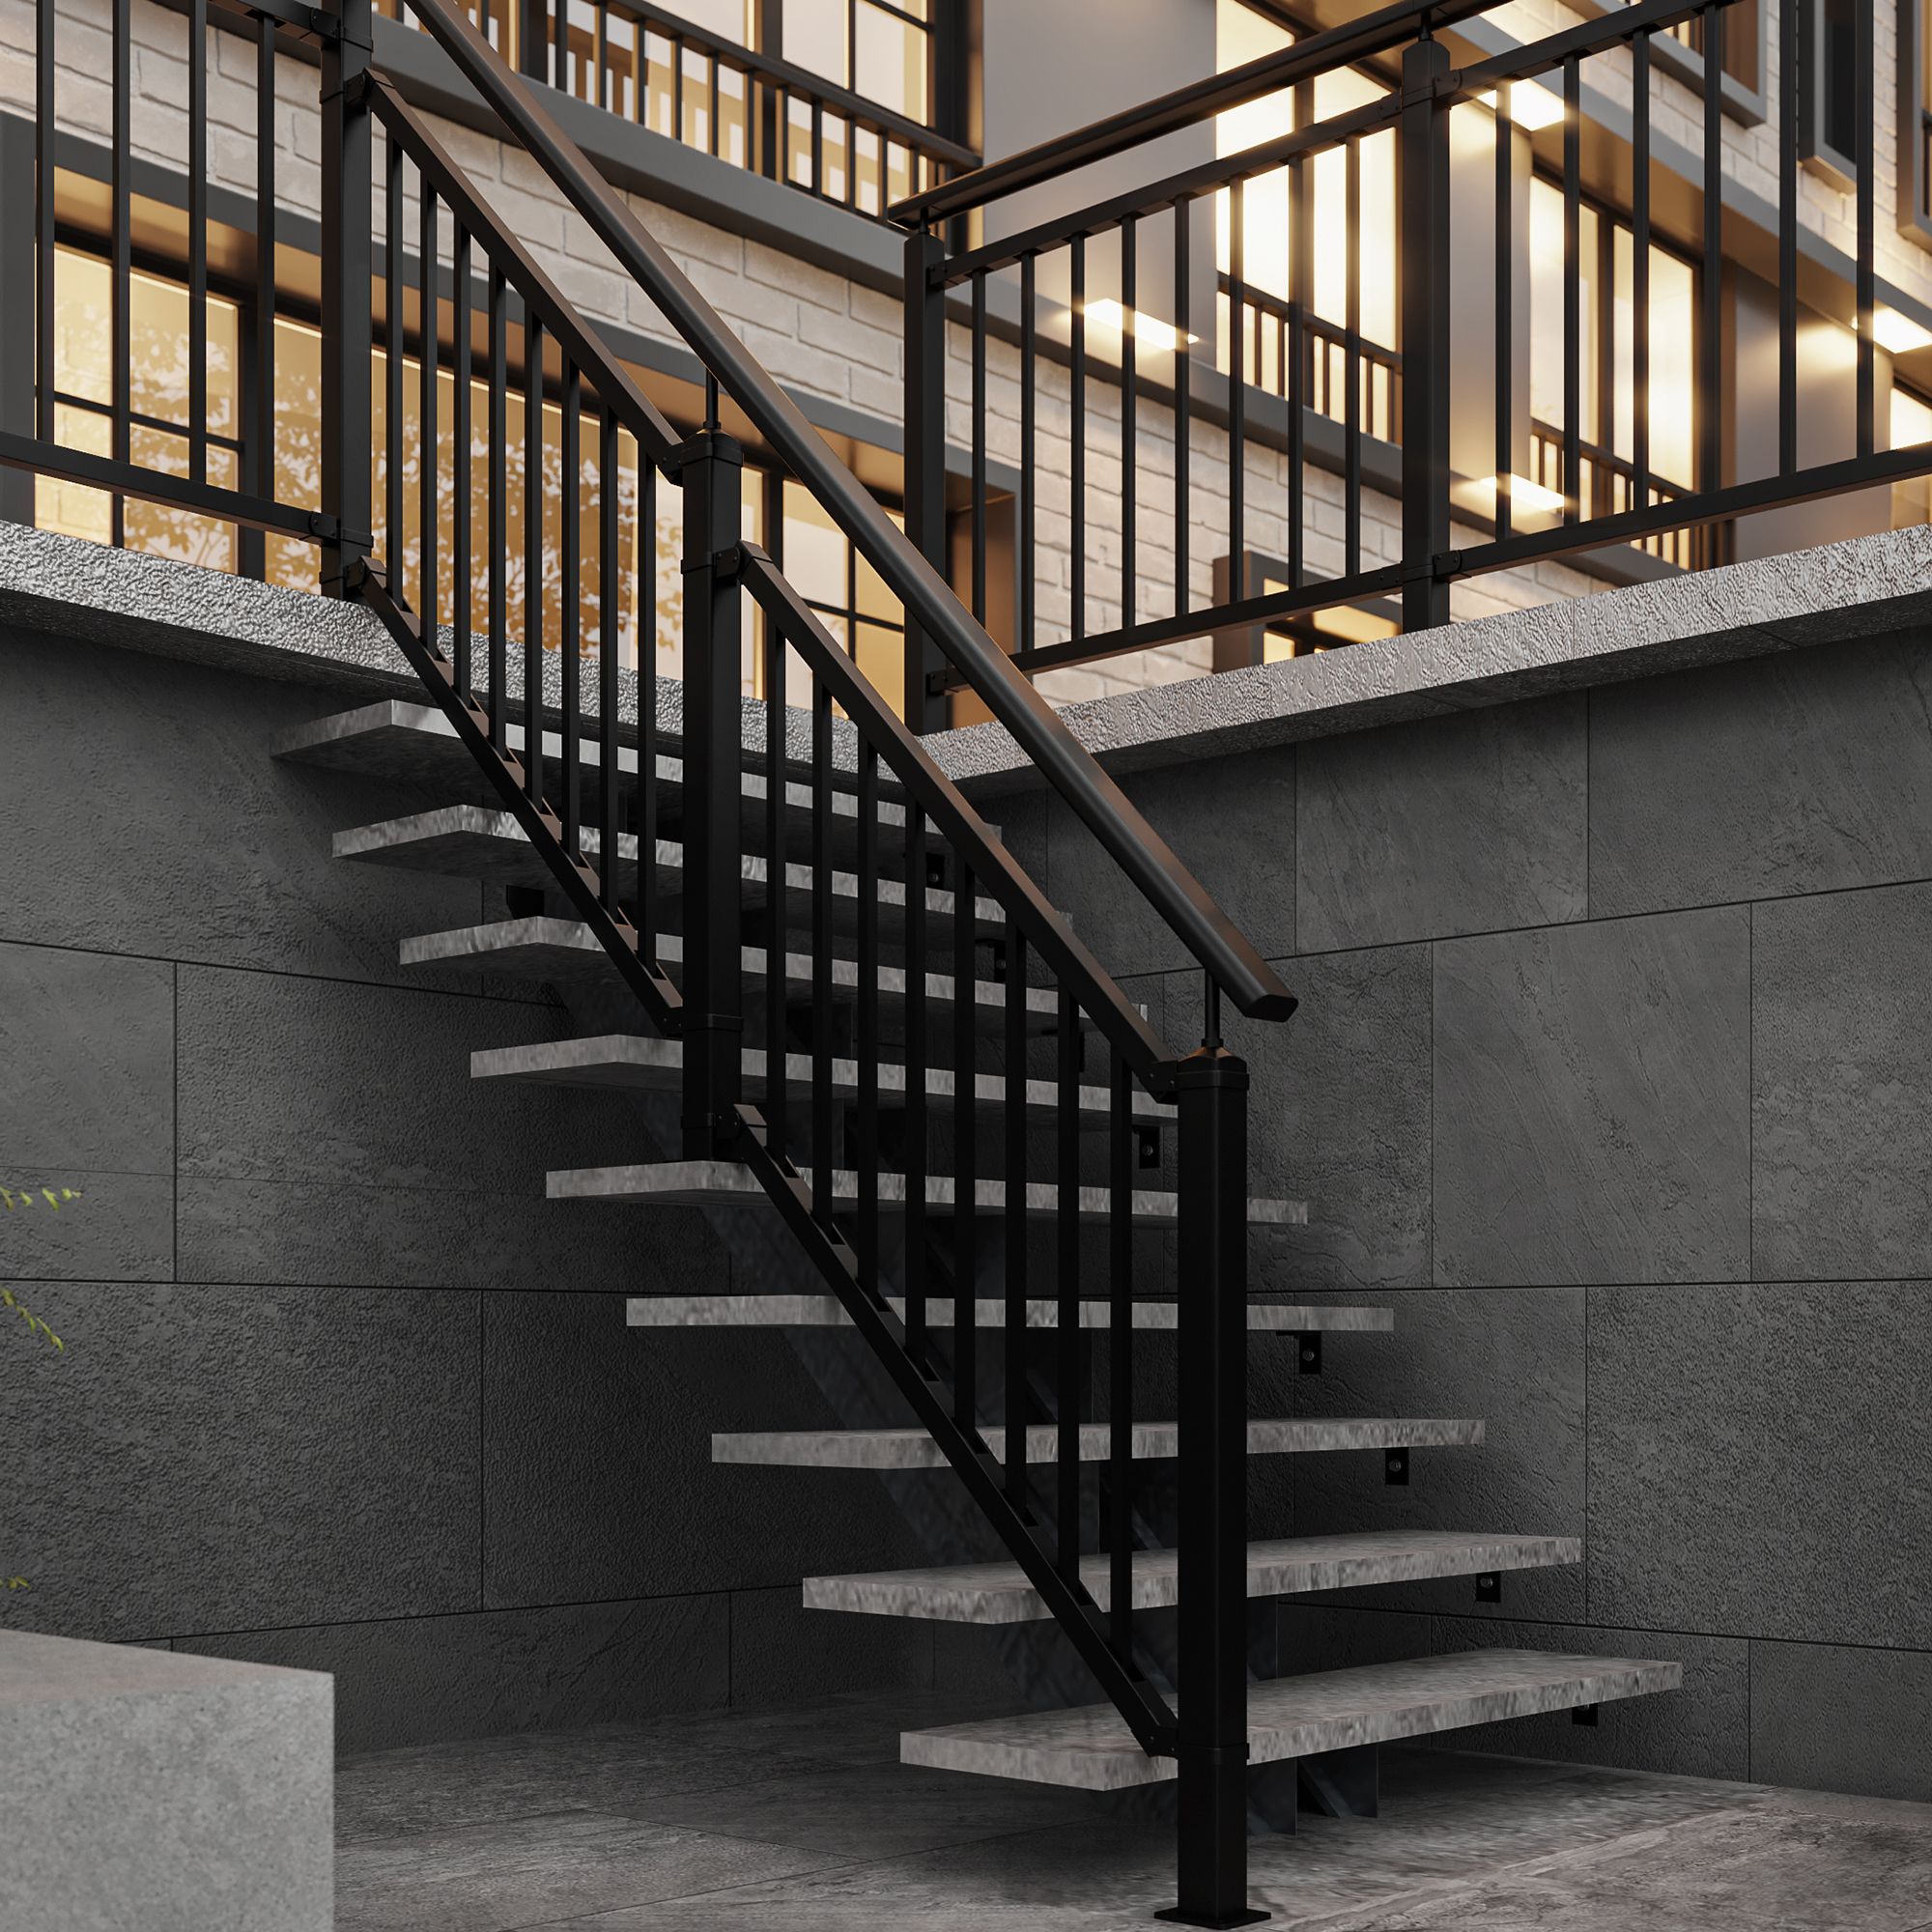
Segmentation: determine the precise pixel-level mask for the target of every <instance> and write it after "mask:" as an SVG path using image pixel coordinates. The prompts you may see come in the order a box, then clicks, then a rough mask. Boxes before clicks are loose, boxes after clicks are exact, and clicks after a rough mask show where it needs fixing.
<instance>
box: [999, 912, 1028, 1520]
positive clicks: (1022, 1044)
mask: <svg viewBox="0 0 1932 1932" xmlns="http://www.w3.org/2000/svg"><path fill="white" fill-rule="evenodd" d="M1026 979H1027V944H1026V939H1025V936H1024V935H1023V934H1022V933H1021V932H1020V930H1019V928H1018V926H1017V925H1009V927H1008V928H1007V1012H1006V1020H1007V1038H1006V1063H1007V1119H1006V1157H1007V1158H1006V1168H1007V1206H1006V1216H1005V1219H1006V1232H1005V1240H1006V1283H1005V1286H1006V1292H1007V1309H1006V1358H1007V1365H1006V1375H1005V1378H1004V1379H1005V1382H1006V1390H1007V1396H1006V1400H1007V1445H1006V1448H1007V1454H1006V1463H1007V1497H1008V1500H1009V1502H1011V1504H1012V1505H1013V1507H1014V1508H1015V1509H1021V1510H1023V1509H1025V1508H1026V1507H1027V1455H1026V1431H1027V1421H1028V1417H1029V1413H1030V1410H1031V1406H1032V1405H1031V1402H1030V1400H1029V1397H1028V1394H1027V1354H1028V1348H1027V1006H1026Z"/></svg>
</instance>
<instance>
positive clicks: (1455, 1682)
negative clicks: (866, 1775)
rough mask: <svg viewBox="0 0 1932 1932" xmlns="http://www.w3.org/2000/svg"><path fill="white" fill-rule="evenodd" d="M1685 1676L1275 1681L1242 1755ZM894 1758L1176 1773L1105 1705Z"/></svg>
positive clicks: (1646, 1688)
mask: <svg viewBox="0 0 1932 1932" xmlns="http://www.w3.org/2000/svg"><path fill="white" fill-rule="evenodd" d="M1683 1683H1684V1666H1683V1665H1682V1664H1681V1663H1670V1662H1649V1661H1645V1660H1641V1659H1636V1658H1627V1657H1567V1656H1563V1655H1560V1654H1549V1653H1545V1652H1542V1651H1533V1650H1472V1651H1463V1652H1461V1653H1459V1654H1457V1655H1453V1656H1447V1657H1420V1658H1416V1659H1414V1660H1412V1661H1411V1662H1404V1663H1370V1664H1362V1665H1358V1666H1357V1667H1356V1668H1354V1669H1352V1670H1322V1671H1316V1672H1313V1673H1311V1674H1310V1675H1308V1676H1306V1677H1277V1678H1273V1679H1271V1680H1269V1681H1268V1682H1266V1683H1262V1684H1251V1685H1249V1687H1248V1762H1249V1763H1250V1764H1272V1763H1276V1762H1278V1761H1279V1760H1281V1759H1284V1758H1297V1757H1310V1756H1313V1755H1314V1754H1315V1753H1316V1752H1318V1751H1328V1750H1343V1749H1347V1748H1349V1747H1353V1746H1358V1745H1375V1744H1396V1743H1399V1742H1401V1741H1402V1740H1403V1739H1405V1738H1425V1737H1434V1736H1436V1735H1437V1734H1438V1733H1440V1732H1443V1731H1454V1730H1461V1729H1463V1727H1464V1726H1466V1725H1470V1724H1492V1723H1494V1722H1496V1721H1497V1720H1498V1719H1503V1718H1526V1717H1530V1716H1533V1715H1534V1714H1535V1713H1537V1712H1539V1711H1570V1710H1576V1709H1577V1708H1578V1707H1579V1706H1582V1705H1586V1704H1607V1703H1610V1702H1612V1701H1613V1700H1615V1699H1617V1698H1622V1697H1647V1696H1652V1695H1654V1694H1655V1693H1657V1692H1658V1691H1661V1690H1680V1689H1681V1688H1682V1687H1683ZM899 1757H900V1760H901V1762H903V1763H905V1764H923V1765H928V1766H930V1767H932V1768H933V1769H934V1770H936V1771H972V1772H979V1773H980V1774H982V1775H983V1776H990V1777H1017V1778H1025V1779H1027V1780H1028V1781H1030V1782H1032V1783H1035V1784H1066V1785H1074V1786H1077V1787H1079V1788H1080V1789H1082V1790H1086V1791H1119V1790H1122V1789H1124V1788H1125V1787H1127V1786H1129V1785H1136V1784H1158V1783H1161V1782H1162V1781H1163V1780H1165V1779H1167V1778H1170V1777H1173V1776H1176V1775H1177V1771H1178V1767H1177V1765H1176V1763H1175V1760H1174V1759H1173V1758H1171V1757H1150V1756H1149V1755H1148V1754H1147V1753H1146V1752H1145V1751H1143V1750H1142V1749H1141V1747H1140V1746H1139V1745H1138V1744H1137V1743H1136V1742H1135V1741H1134V1737H1133V1733H1132V1732H1130V1731H1129V1730H1128V1729H1127V1727H1126V1725H1125V1723H1124V1722H1123V1721H1122V1718H1121V1715H1120V1713H1119V1712H1118V1711H1116V1710H1115V1709H1114V1707H1113V1706H1112V1705H1111V1704H1101V1705H1090V1706H1087V1707H1084V1708H1082V1709H1078V1710H1072V1711H1037V1712H1032V1713H1028V1714H1026V1715H1024V1716H1021V1717H1016V1718H994V1719H980V1720H979V1721H977V1722H974V1723H970V1724H948V1725H945V1726H943V1727H941V1728H940V1729H937V1730H929V1731H907V1732H905V1733H903V1734H902V1736H901V1737H900V1739H899Z"/></svg>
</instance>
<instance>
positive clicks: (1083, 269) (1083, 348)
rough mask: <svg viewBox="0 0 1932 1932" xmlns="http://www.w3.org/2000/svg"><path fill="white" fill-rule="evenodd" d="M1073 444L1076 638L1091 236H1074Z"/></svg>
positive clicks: (1083, 571) (1083, 631)
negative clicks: (1088, 238)
mask: <svg viewBox="0 0 1932 1932" xmlns="http://www.w3.org/2000/svg"><path fill="white" fill-rule="evenodd" d="M1072 279H1073V317H1072V322H1073V368H1072V372H1071V381H1072V384H1073V424H1072V437H1073V447H1072V451H1071V458H1070V461H1069V463H1068V466H1067V480H1068V485H1069V489H1070V492H1071V495H1072V498H1073V555H1072V559H1071V576H1072V582H1073V642H1075V643H1076V644H1077V643H1078V642H1079V641H1080V640H1081V639H1083V638H1084V637H1085V636H1086V635H1087V238H1086V236H1084V235H1076V236H1075V237H1074V238H1073V263H1072Z"/></svg>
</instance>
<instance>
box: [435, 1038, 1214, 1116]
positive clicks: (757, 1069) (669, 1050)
mask: <svg viewBox="0 0 1932 1932" xmlns="http://www.w3.org/2000/svg"><path fill="white" fill-rule="evenodd" d="M876 1071H877V1074H878V1081H879V1091H880V1093H881V1094H902V1093H904V1092H905V1085H906V1069H905V1066H904V1065H903V1063H901V1062H899V1061H893V1060H888V1061H882V1062H880V1063H879V1065H878V1067H877V1069H876ZM744 1073H745V1081H746V1085H747V1087H748V1088H749V1089H751V1090H752V1091H753V1092H754V1093H756V1094H763V1092H764V1088H765V1054H764V1049H763V1048H762V1047H755V1046H748V1047H746V1048H745V1049H744ZM469 1075H470V1078H471V1079H473V1080H519V1081H529V1082H532V1083H534V1084H537V1085H542V1086H554V1087H620V1088H630V1089H639V1088H642V1089H653V1090H657V1091H661V1092H676V1091H677V1090H678V1088H679V1086H680V1084H681V1083H682V1081H683V1078H684V1048H683V1045H682V1043H681V1042H680V1041H678V1040H674V1039H653V1038H651V1037H649V1036H648V1035H644V1034H600V1035H598V1036H596V1037H592V1038H585V1039H553V1040H539V1041H536V1042H534V1043H532V1044H531V1045H528V1046H497V1047H490V1048H487V1049H485V1050H484V1051H481V1052H478V1053H472V1054H471V1055H470V1056H469ZM785 1078H786V1079H787V1080H789V1081H794V1082H796V1083H797V1084H798V1085H799V1086H801V1087H805V1086H808V1085H809V1084H810V1081H811V1079H812V1057H811V1055H810V1054H809V1053H788V1054H786V1055H785ZM832 1087H833V1091H834V1092H835V1093H836V1094H838V1096H839V1097H840V1098H841V1099H851V1098H853V1097H855V1096H856V1095H857V1094H858V1092H859V1063H858V1062H857V1061H856V1060H838V1059H835V1060H834V1061H833V1062H832ZM925 1092H926V1097H927V1098H928V1099H931V1100H938V1101H942V1102H944V1103H946V1104H949V1105H950V1104H951V1103H952V1099H953V1096H954V1094H955V1092H956V1087H955V1083H954V1080H953V1076H952V1068H951V1067H950V1066H928V1067H927V1068H926V1070H925ZM1079 1095H1080V1097H1079V1111H1080V1113H1081V1114H1082V1115H1083V1116H1084V1117H1087V1118H1089V1119H1091V1120H1093V1121H1094V1122H1105V1121H1107V1120H1108V1119H1109V1118H1111V1111H1112V1106H1113V1096H1112V1094H1110V1093H1109V1092H1108V1091H1107V1089H1106V1088H1104V1087H1082V1088H1081V1089H1080V1090H1079ZM974 1097H975V1099H976V1100H977V1102H978V1103H979V1104H980V1106H982V1107H990V1108H1004V1107H1005V1106H1006V1105H1007V1103H1008V1100H1007V1079H1006V1076H1005V1075H1004V1074H999V1073H980V1074H976V1075H975V1076H974ZM1059 1103H1060V1089H1059V1087H1058V1085H1057V1084H1056V1083H1055V1082H1053V1081H1051V1080H1028V1081H1027V1083H1026V1105H1027V1108H1028V1110H1029V1111H1030V1112H1033V1113H1037V1114H1040V1115H1042V1116H1057V1115H1058V1112H1059ZM1133 1109H1134V1118H1135V1119H1136V1120H1139V1121H1144V1122H1151V1123H1158V1122H1163V1121H1172V1120H1177V1119H1178V1118H1179V1109H1177V1108H1175V1107H1172V1106H1169V1105H1167V1104H1165V1103H1164V1102H1162V1101H1159V1100H1156V1099H1154V1098H1153V1097H1152V1095H1151V1094H1148V1093H1147V1092H1146V1091H1145V1089H1143V1088H1141V1087H1139V1086H1136V1087H1135V1088H1134V1090H1133Z"/></svg>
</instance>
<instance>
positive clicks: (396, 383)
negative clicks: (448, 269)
mask: <svg viewBox="0 0 1932 1932" xmlns="http://www.w3.org/2000/svg"><path fill="white" fill-rule="evenodd" d="M383 145H384V156H383V158H384V162H385V163H386V166H385V167H384V198H383V216H384V219H383V270H384V272H383V307H384V351H383V374H384V384H383V412H384V416H385V417H386V418H387V420H386V423H385V425H384V427H385V429H386V431H387V434H386V435H385V436H384V443H385V444H386V448H385V451H384V465H385V467H386V469H387V472H388V473H387V478H386V480H387V483H388V489H387V492H386V493H385V498H384V502H385V510H384V522H385V524H386V528H385V529H384V535H383V549H384V554H386V555H387V557H388V562H389V582H390V583H391V584H392V585H393V586H394V588H395V591H396V594H397V595H398V596H399V597H407V596H408V594H409V590H408V586H407V582H406V579H405V577H404V571H403V563H404V555H403V552H404V537H403V467H404V457H405V455H406V453H407V451H406V447H405V443H404V438H403V348H404V340H405V337H404V327H403V144H402V143H401V142H400V141H399V140H397V139H396V137H395V135H394V134H393V133H392V132H389V131H388V130H386V129H385V130H384V143H383Z"/></svg>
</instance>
